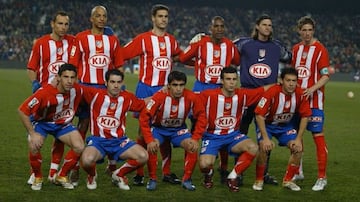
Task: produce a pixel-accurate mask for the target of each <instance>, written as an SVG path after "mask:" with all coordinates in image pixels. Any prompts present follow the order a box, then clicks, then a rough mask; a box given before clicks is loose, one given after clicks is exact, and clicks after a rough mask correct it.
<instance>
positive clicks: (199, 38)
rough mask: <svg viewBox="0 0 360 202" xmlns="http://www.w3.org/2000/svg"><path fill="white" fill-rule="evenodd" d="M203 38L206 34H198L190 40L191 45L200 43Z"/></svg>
mask: <svg viewBox="0 0 360 202" xmlns="http://www.w3.org/2000/svg"><path fill="white" fill-rule="evenodd" d="M203 36H205V33H198V34H196V35H195V36H194V37H193V38H192V39H191V40H190V42H189V44H193V43H196V42H199V41H200V40H201V38H202V37H203Z"/></svg>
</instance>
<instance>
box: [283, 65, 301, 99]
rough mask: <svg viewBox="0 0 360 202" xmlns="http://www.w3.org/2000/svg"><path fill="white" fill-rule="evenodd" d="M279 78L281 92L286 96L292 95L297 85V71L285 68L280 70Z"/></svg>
mask: <svg viewBox="0 0 360 202" xmlns="http://www.w3.org/2000/svg"><path fill="white" fill-rule="evenodd" d="M280 78H281V80H280V83H281V84H282V89H283V92H284V93H287V94H291V93H293V92H294V91H295V89H296V85H297V80H298V71H297V70H296V69H295V68H292V67H285V68H284V69H282V70H281V74H280Z"/></svg>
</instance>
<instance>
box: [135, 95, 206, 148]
mask: <svg viewBox="0 0 360 202" xmlns="http://www.w3.org/2000/svg"><path fill="white" fill-rule="evenodd" d="M190 111H191V112H192V114H193V116H194V118H195V119H196V120H197V121H196V126H195V130H194V131H193V133H192V138H193V139H194V140H199V139H200V138H201V137H202V134H203V132H204V131H205V127H206V123H207V121H206V118H205V111H204V106H203V105H202V103H201V102H199V99H198V98H197V96H196V94H194V93H193V92H192V91H190V90H188V89H184V92H183V96H182V97H180V98H179V99H175V98H173V97H172V96H171V95H170V94H169V92H168V93H164V92H161V91H159V92H157V93H155V94H154V95H153V96H152V98H151V100H150V101H149V103H148V104H147V106H146V108H145V109H144V110H143V111H142V112H141V114H140V117H139V123H140V127H141V130H142V132H143V135H144V139H145V142H146V143H150V142H152V141H153V137H152V133H151V126H155V127H165V128H169V129H170V128H181V127H184V126H185V120H186V118H187V117H188V115H189V112H190ZM149 123H150V124H149Z"/></svg>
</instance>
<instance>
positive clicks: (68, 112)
mask: <svg viewBox="0 0 360 202" xmlns="http://www.w3.org/2000/svg"><path fill="white" fill-rule="evenodd" d="M74 115H75V112H74V110H72V109H65V110H64V111H61V112H59V113H56V114H55V115H54V118H53V120H54V121H58V120H61V119H69V118H71V119H72V118H73V117H74Z"/></svg>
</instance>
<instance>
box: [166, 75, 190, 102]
mask: <svg viewBox="0 0 360 202" xmlns="http://www.w3.org/2000/svg"><path fill="white" fill-rule="evenodd" d="M167 80H168V85H167V86H168V91H169V93H170V95H171V96H173V97H174V98H180V97H181V96H182V94H183V92H184V89H185V85H186V81H187V77H186V75H185V74H184V73H183V72H180V71H176V70H174V71H172V72H170V74H169V76H168V78H167Z"/></svg>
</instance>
